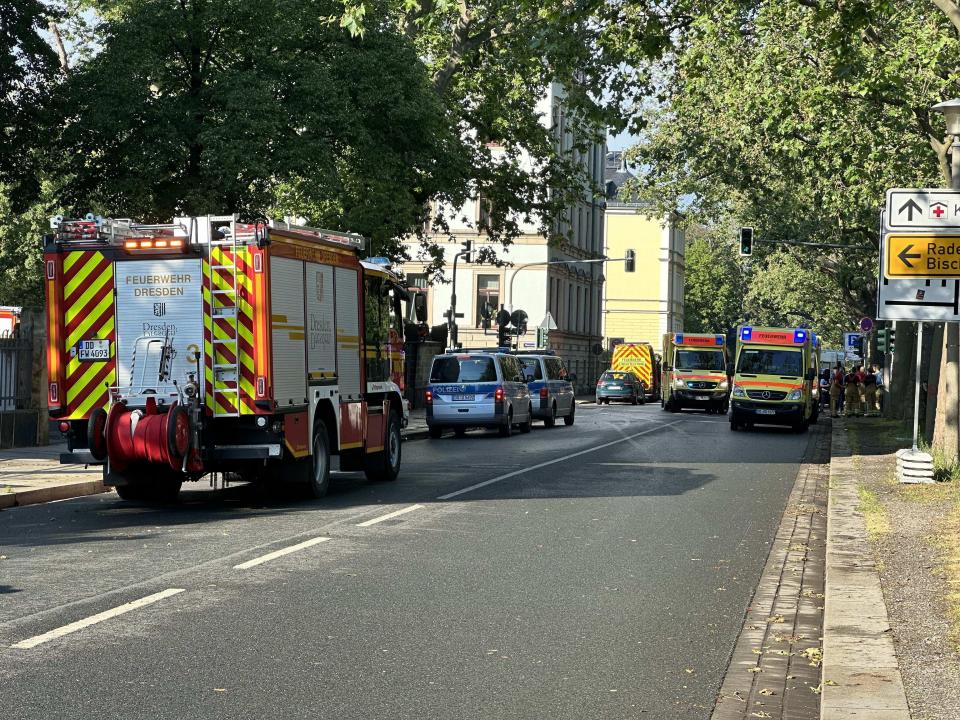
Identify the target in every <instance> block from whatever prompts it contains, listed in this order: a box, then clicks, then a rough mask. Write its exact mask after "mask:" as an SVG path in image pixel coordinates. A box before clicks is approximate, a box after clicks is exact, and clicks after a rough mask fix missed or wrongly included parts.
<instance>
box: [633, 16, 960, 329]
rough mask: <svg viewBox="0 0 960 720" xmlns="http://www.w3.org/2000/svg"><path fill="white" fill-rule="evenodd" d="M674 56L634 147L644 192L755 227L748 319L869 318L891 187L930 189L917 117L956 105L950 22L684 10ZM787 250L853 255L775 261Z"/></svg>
mask: <svg viewBox="0 0 960 720" xmlns="http://www.w3.org/2000/svg"><path fill="white" fill-rule="evenodd" d="M677 45H678V51H677V53H676V54H675V56H674V57H673V59H672V62H671V63H670V65H669V67H668V73H667V74H666V80H665V81H664V84H663V87H662V93H661V100H662V103H661V104H659V105H658V106H656V107H654V108H652V109H651V110H650V111H649V112H648V113H647V114H646V121H647V122H648V123H649V128H648V131H647V132H646V134H645V135H644V137H643V140H642V142H641V143H640V144H639V145H638V146H637V147H636V148H634V150H633V157H634V159H635V160H636V162H638V164H639V165H640V166H642V167H645V168H647V169H648V171H649V172H648V174H647V175H646V176H645V177H644V178H643V180H642V182H641V187H640V188H639V189H640V191H641V193H642V195H643V196H644V197H646V198H648V199H650V200H651V201H653V202H655V203H658V204H659V205H660V206H661V207H662V208H663V209H665V210H670V209H676V208H678V207H679V208H683V210H684V212H685V215H686V217H687V219H688V221H689V222H691V223H692V222H702V223H707V224H724V223H725V224H728V225H732V226H736V225H751V226H754V227H755V228H756V238H757V245H756V248H757V250H756V252H757V254H758V262H757V263H756V264H755V271H754V273H753V276H752V278H751V281H750V284H751V293H750V296H749V298H748V302H750V303H753V304H754V305H755V308H754V309H755V311H757V312H760V313H762V314H766V315H767V316H768V317H773V318H790V317H791V313H792V315H793V317H794V318H798V317H805V316H808V317H809V318H811V320H809V321H812V320H816V321H817V322H818V323H828V322H829V323H837V322H839V323H843V324H845V325H849V323H850V322H852V321H853V320H854V319H856V317H859V316H860V315H862V314H871V313H872V310H873V308H874V307H875V276H876V267H877V257H876V249H877V246H878V241H879V238H878V228H879V210H880V208H881V206H882V203H883V197H884V191H885V189H886V188H888V187H905V186H906V187H909V186H925V185H931V184H933V185H936V184H939V182H940V180H939V179H938V165H937V156H936V155H935V154H933V153H931V146H933V148H934V150H936V151H937V152H939V153H941V158H940V159H941V160H942V149H943V148H942V144H941V143H940V141H939V139H938V138H937V132H936V131H935V130H934V129H933V128H932V126H931V122H930V118H929V115H928V110H927V108H928V107H929V106H930V105H932V104H934V103H935V102H938V101H940V100H942V99H944V98H946V97H950V96H953V95H956V94H957V87H956V79H955V78H956V75H955V69H954V68H955V67H956V61H955V58H956V57H957V54H958V52H960V41H958V38H957V33H956V32H955V30H954V29H953V28H952V27H951V26H950V23H949V22H948V20H947V19H946V17H945V16H944V15H943V14H942V13H941V12H940V11H939V10H937V9H936V8H935V7H934V6H933V4H928V3H915V2H906V1H905V0H904V1H900V2H884V3H866V2H852V3H836V4H834V3H812V2H787V3H783V2H772V1H771V0H762V1H754V2H748V3H744V2H739V1H734V0H730V1H726V2H720V3H711V4H710V5H709V7H708V6H707V5H706V4H701V3H691V21H690V23H689V25H688V26H687V27H686V28H685V29H684V31H683V33H682V34H681V36H680V37H678V42H677ZM783 241H789V242H797V241H805V242H816V243H824V242H829V243H837V244H841V245H846V246H849V247H847V248H844V249H839V250H828V249H812V248H803V249H801V248H791V249H781V250H776V251H774V250H773V248H774V247H776V246H775V245H772V243H777V242H783ZM780 247H781V248H783V246H782V245H781V246H780ZM771 253H774V254H775V255H774V256H771ZM768 256H769V257H768ZM805 298H807V300H806V301H805V302H804V299H805ZM814 298H815V299H816V302H814ZM793 303H798V304H793ZM821 303H822V304H823V305H826V306H829V309H824V310H822V311H818V310H817V307H819V306H820V304H821ZM820 329H821V330H823V331H832V330H833V329H832V328H829V327H825V326H822V327H821V328H820Z"/></svg>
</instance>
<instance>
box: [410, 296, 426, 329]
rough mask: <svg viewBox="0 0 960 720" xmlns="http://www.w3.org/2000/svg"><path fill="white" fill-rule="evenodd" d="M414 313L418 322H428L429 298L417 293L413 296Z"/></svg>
mask: <svg viewBox="0 0 960 720" xmlns="http://www.w3.org/2000/svg"><path fill="white" fill-rule="evenodd" d="M413 312H414V315H416V317H417V322H422V323H423V322H426V321H427V296H426V295H422V294H420V293H417V294H415V295H414V296H413Z"/></svg>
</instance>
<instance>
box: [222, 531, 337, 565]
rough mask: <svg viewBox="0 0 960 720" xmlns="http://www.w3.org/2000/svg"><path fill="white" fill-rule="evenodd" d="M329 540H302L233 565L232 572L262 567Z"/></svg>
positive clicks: (316, 538) (325, 538)
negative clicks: (266, 563) (256, 566)
mask: <svg viewBox="0 0 960 720" xmlns="http://www.w3.org/2000/svg"><path fill="white" fill-rule="evenodd" d="M329 539H330V538H328V537H315V538H310V539H309V540H304V541H303V542H302V543H297V544H296V545H291V546H290V547H285V548H281V549H280V550H274V551H273V552H271V553H267V554H266V555H261V556H260V557H257V558H254V559H253V560H247V561H246V562H242V563H240V564H239V565H234V566H233V569H234V570H246V569H248V568H252V567H254V566H255V565H262V564H263V563H265V562H270V561H271V560H275V559H276V558H278V557H283V556H284V555H289V554H290V553H294V552H297V550H303V549H304V548H308V547H312V546H313V545H318V544H320V543H322V542H326V541H327V540H329Z"/></svg>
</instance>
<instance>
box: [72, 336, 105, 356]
mask: <svg viewBox="0 0 960 720" xmlns="http://www.w3.org/2000/svg"><path fill="white" fill-rule="evenodd" d="M77 358H78V359H79V360H109V359H110V341H109V340H81V341H80V345H79V347H78V348H77Z"/></svg>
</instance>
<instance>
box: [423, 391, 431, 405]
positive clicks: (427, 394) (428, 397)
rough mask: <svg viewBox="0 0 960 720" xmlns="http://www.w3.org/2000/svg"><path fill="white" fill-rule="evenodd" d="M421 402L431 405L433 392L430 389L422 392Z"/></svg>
mask: <svg viewBox="0 0 960 720" xmlns="http://www.w3.org/2000/svg"><path fill="white" fill-rule="evenodd" d="M423 402H425V403H426V404H427V405H433V393H432V392H431V391H430V390H427V391H425V392H424V393H423Z"/></svg>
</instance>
